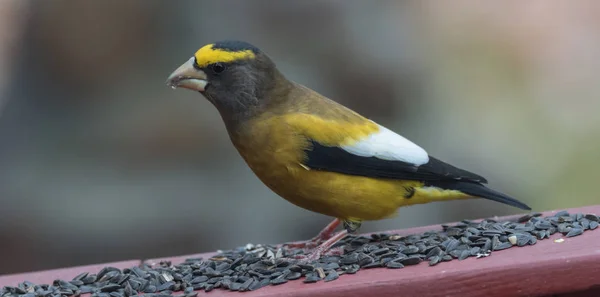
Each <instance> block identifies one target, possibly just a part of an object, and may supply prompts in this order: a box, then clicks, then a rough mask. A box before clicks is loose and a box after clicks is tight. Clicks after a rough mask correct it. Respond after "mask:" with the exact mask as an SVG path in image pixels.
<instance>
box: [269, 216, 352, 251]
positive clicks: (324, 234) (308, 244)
mask: <svg viewBox="0 0 600 297" xmlns="http://www.w3.org/2000/svg"><path fill="white" fill-rule="evenodd" d="M340 224H341V221H340V220H339V219H335V220H333V221H332V222H331V223H329V225H327V227H325V228H324V229H323V230H321V232H319V234H318V235H317V236H315V237H313V238H312V239H309V240H304V241H295V242H289V243H284V244H282V245H281V247H282V248H284V249H305V250H312V249H315V248H317V247H318V246H319V245H320V244H322V243H323V242H324V241H326V240H328V239H330V238H331V237H332V236H333V232H334V231H335V228H337V227H338V226H339V225H340Z"/></svg>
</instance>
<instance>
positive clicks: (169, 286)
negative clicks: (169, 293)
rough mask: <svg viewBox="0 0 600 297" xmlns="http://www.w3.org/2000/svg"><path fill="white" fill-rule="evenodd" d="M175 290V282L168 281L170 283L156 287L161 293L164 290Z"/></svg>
mask: <svg viewBox="0 0 600 297" xmlns="http://www.w3.org/2000/svg"><path fill="white" fill-rule="evenodd" d="M174 288H175V282H174V281H170V282H166V283H164V284H162V285H160V286H158V287H157V288H156V289H157V290H158V291H159V292H161V291H164V290H173V289H174Z"/></svg>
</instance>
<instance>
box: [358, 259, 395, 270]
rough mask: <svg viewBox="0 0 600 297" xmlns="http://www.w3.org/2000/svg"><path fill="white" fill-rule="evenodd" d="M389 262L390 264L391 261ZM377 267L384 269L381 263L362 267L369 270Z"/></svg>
mask: <svg viewBox="0 0 600 297" xmlns="http://www.w3.org/2000/svg"><path fill="white" fill-rule="evenodd" d="M388 262H389V261H388ZM377 267H382V264H381V263H380V262H373V263H371V264H368V265H365V266H362V268H365V269H369V268H377Z"/></svg>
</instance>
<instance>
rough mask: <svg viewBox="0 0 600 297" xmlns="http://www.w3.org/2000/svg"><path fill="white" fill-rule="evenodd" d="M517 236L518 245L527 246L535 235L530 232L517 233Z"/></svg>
mask: <svg viewBox="0 0 600 297" xmlns="http://www.w3.org/2000/svg"><path fill="white" fill-rule="evenodd" d="M516 236H517V246H525V245H527V244H528V243H529V241H530V240H531V238H533V236H531V235H529V234H521V233H519V234H516Z"/></svg>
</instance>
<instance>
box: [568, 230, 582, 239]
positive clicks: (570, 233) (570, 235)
mask: <svg viewBox="0 0 600 297" xmlns="http://www.w3.org/2000/svg"><path fill="white" fill-rule="evenodd" d="M581 234H583V229H581V228H572V229H571V230H570V231H569V233H567V235H566V236H567V237H574V236H578V235H581Z"/></svg>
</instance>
